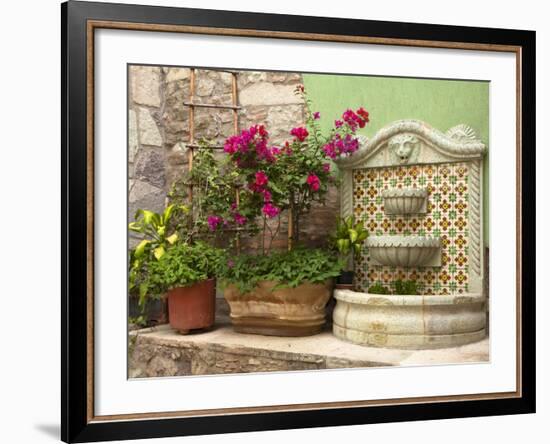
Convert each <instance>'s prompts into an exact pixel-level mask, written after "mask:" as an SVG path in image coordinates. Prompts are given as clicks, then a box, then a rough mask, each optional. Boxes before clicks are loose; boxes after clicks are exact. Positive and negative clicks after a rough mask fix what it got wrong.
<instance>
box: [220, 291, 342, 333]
mask: <svg viewBox="0 0 550 444" xmlns="http://www.w3.org/2000/svg"><path fill="white" fill-rule="evenodd" d="M276 285H277V283H276V282H271V281H262V282H260V283H259V284H258V285H257V286H256V288H255V289H254V290H253V291H251V292H250V293H246V294H242V293H241V292H239V290H238V289H237V288H236V287H235V286H233V285H228V286H227V287H226V289H225V291H224V297H225V299H226V300H227V302H228V304H229V307H230V309H231V321H232V322H233V327H234V328H235V331H237V332H240V333H252V334H259V335H268V336H310V335H314V334H316V333H319V332H320V331H321V329H322V327H323V325H324V323H325V306H326V304H327V302H328V300H329V299H330V296H331V293H332V281H327V282H326V283H325V284H310V283H305V284H302V285H300V286H298V287H296V288H279V289H275V290H274V287H275V286H276Z"/></svg>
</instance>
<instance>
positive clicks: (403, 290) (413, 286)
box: [393, 279, 419, 295]
mask: <svg viewBox="0 0 550 444" xmlns="http://www.w3.org/2000/svg"><path fill="white" fill-rule="evenodd" d="M393 286H394V288H395V294H400V295H408V294H413V295H416V294H418V293H419V288H418V284H417V282H416V281H402V280H401V279H398V280H397V281H395V282H394V283H393Z"/></svg>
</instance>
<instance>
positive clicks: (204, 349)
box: [129, 324, 489, 378]
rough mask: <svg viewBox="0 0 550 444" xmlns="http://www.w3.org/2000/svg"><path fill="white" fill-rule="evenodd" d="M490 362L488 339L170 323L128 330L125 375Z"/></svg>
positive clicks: (176, 374)
mask: <svg viewBox="0 0 550 444" xmlns="http://www.w3.org/2000/svg"><path fill="white" fill-rule="evenodd" d="M488 360H489V340H488V339H487V338H485V339H484V340H482V341H479V342H477V343H473V344H468V345H463V346H460V347H452V348H445V349H438V350H396V349H385V348H375V347H364V346H361V345H356V344H351V343H348V342H344V341H342V340H340V339H338V338H336V337H335V336H334V335H333V334H332V332H331V331H330V328H329V329H327V330H326V331H323V332H322V333H320V334H318V335H314V336H307V337H301V338H283V337H276V336H261V335H250V334H241V333H236V332H234V331H233V329H232V327H231V326H230V325H227V324H221V325H216V326H215V327H214V328H213V329H211V330H209V331H201V332H196V333H193V332H192V333H190V334H188V335H181V334H179V333H177V332H176V331H174V330H172V329H171V328H170V326H169V325H160V326H157V327H152V328H148V329H142V330H136V331H132V332H130V340H129V375H130V378H143V377H160V376H185V375H207V374H223V373H252V372H269V371H292V370H316V369H336V368H357V367H384V366H400V365H434V364H456V363H465V362H468V363H471V362H487V361H488Z"/></svg>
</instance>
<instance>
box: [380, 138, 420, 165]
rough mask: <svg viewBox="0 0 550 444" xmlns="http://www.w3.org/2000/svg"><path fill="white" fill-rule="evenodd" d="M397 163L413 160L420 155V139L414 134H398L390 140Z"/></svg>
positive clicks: (391, 149)
mask: <svg viewBox="0 0 550 444" xmlns="http://www.w3.org/2000/svg"><path fill="white" fill-rule="evenodd" d="M388 146H389V148H390V151H391V153H392V154H393V155H394V157H395V162H396V163H401V164H403V163H409V162H413V161H414V160H415V159H416V158H417V157H418V151H419V149H420V140H419V139H418V138H417V137H416V136H414V135H412V134H398V135H396V136H393V137H392V138H391V139H390V141H389V142H388Z"/></svg>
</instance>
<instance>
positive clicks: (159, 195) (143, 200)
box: [128, 180, 166, 221]
mask: <svg viewBox="0 0 550 444" xmlns="http://www.w3.org/2000/svg"><path fill="white" fill-rule="evenodd" d="M165 198H166V192H165V191H164V190H163V189H161V188H159V187H156V186H154V185H152V184H150V183H148V182H144V181H142V180H132V181H130V191H129V196H128V220H129V221H133V220H134V214H135V213H136V211H137V210H138V209H140V208H144V209H148V210H152V211H155V212H157V213H159V212H161V211H163V210H164V201H165Z"/></svg>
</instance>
